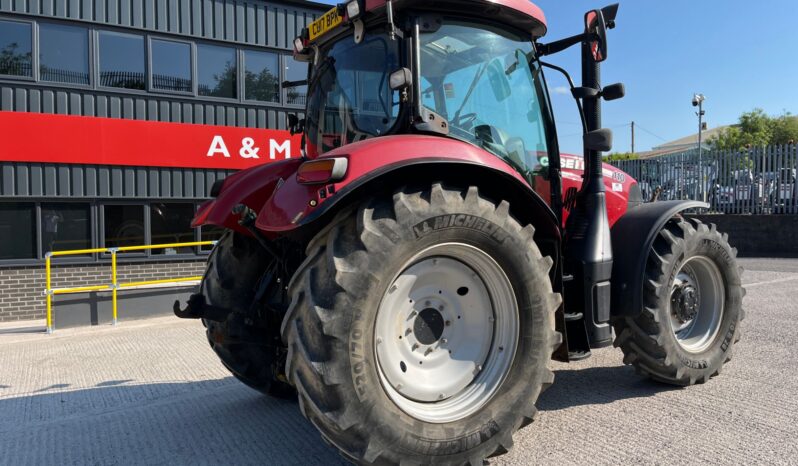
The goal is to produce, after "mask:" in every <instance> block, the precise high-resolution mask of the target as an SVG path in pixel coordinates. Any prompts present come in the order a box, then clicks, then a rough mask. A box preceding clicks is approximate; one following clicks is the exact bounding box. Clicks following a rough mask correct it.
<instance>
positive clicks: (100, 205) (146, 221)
mask: <svg viewBox="0 0 798 466" xmlns="http://www.w3.org/2000/svg"><path fill="white" fill-rule="evenodd" d="M106 206H139V207H140V208H141V209H142V210H143V211H144V216H143V217H142V218H143V228H144V244H151V243H150V201H146V202H141V201H139V202H136V201H125V200H115V199H109V200H103V201H99V202H97V210H98V214H99V215H100V218H99V222H97V230H98V231H97V247H98V248H108V249H111V248H112V247H111V246H108V245H107V244H105V207H106ZM99 256H100V258H103V259H105V258H107V259H110V258H111V253H109V252H102V253H99ZM148 256H149V251H147V250H144V251H132V252H125V253H122V254H121V255H118V256H117V259H120V258H123V257H124V258H142V257H143V258H147V257H148Z"/></svg>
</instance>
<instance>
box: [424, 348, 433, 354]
mask: <svg viewBox="0 0 798 466" xmlns="http://www.w3.org/2000/svg"><path fill="white" fill-rule="evenodd" d="M431 352H432V348H427V351H424V356H427V355H428V354H430V353H431Z"/></svg>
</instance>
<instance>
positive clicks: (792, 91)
mask: <svg viewBox="0 0 798 466" xmlns="http://www.w3.org/2000/svg"><path fill="white" fill-rule="evenodd" d="M325 3H335V2H326V1H325ZM536 3H537V4H538V5H539V6H540V7H541V8H543V10H544V11H545V12H546V16H547V18H548V23H549V33H548V35H547V36H546V38H545V39H544V42H545V41H552V40H556V39H560V38H562V37H565V36H568V35H572V34H575V33H577V32H579V31H580V29H581V28H582V27H583V26H582V21H583V15H584V12H585V11H587V10H588V9H590V8H596V7H601V6H605V4H608V3H611V0H604V1H598V0H568V1H563V0H538V1H537V2H536ZM797 17H798V2H796V1H795V0H768V1H767V2H761V3H757V2H751V1H750V0H747V1H743V0H724V1H719V0H715V1H697V0H669V1H667V2H665V1H654V0H634V1H631V0H627V1H626V2H621V9H620V12H619V14H618V27H617V28H616V29H614V30H612V31H610V35H609V59H608V60H607V61H606V62H605V63H604V67H603V70H602V73H603V82H604V84H611V83H614V82H619V81H620V82H623V83H625V84H626V92H627V96H626V98H625V99H623V100H620V101H615V102H608V103H605V104H604V126H606V127H610V128H612V129H613V130H614V131H615V150H616V151H619V152H626V151H629V150H630V146H631V132H630V129H629V123H630V122H631V121H633V120H634V121H635V122H636V123H637V125H638V131H637V134H636V140H637V142H636V150H637V151H643V150H648V149H650V148H651V147H653V146H657V145H659V144H662V143H663V142H665V141H671V140H674V139H678V138H681V137H684V136H688V135H690V134H694V133H695V132H696V131H697V128H698V121H697V117H696V116H695V109H694V108H693V107H692V105H691V103H690V101H691V100H692V96H693V93H696V92H700V93H703V94H705V95H706V97H707V101H706V102H705V110H706V112H707V116H706V118H707V120H708V123H709V126H710V127H715V126H719V125H725V124H730V123H735V122H736V121H737V117H738V116H739V115H740V114H741V113H742V112H746V111H749V110H752V109H753V108H756V107H760V108H763V109H764V110H765V111H766V112H767V113H769V114H781V113H782V112H783V111H785V110H786V111H791V112H793V113H798V91H796V86H795V84H794V83H795V82H796V81H798V52H797V51H796V45H795V44H796V42H798V35H797V33H796V32H795V31H796V29H795V20H796V18H797ZM548 60H549V61H551V62H552V63H555V64H558V65H560V66H563V67H565V68H566V69H568V70H569V71H570V72H571V74H572V75H573V76H574V78H575V79H576V80H577V82H578V81H579V77H580V64H579V52H578V47H574V48H573V49H572V50H569V51H566V52H563V53H562V54H560V55H556V56H552V57H549V58H548ZM548 77H549V81H550V84H549V85H550V87H551V91H552V94H553V95H552V100H553V101H554V106H555V111H556V112H557V118H558V131H559V135H560V144H561V146H562V147H561V149H562V151H563V152H570V153H581V136H580V135H579V126H578V125H577V124H576V123H577V121H578V117H577V113H576V110H575V107H574V105H573V102H572V100H571V98H570V97H569V96H567V95H562V94H560V93H558V92H557V88H558V87H560V86H562V85H563V84H564V81H562V80H561V79H558V78H557V76H556V75H554V74H552V73H549V74H548Z"/></svg>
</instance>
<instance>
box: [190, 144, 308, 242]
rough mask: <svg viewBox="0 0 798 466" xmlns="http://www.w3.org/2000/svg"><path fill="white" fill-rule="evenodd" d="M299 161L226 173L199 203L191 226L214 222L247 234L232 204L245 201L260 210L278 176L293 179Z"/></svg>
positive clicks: (287, 161)
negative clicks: (213, 191)
mask: <svg viewBox="0 0 798 466" xmlns="http://www.w3.org/2000/svg"><path fill="white" fill-rule="evenodd" d="M302 162H303V160H302V159H291V160H284V161H280V162H273V163H269V164H264V165H258V166H257V167H253V168H250V169H248V170H244V171H240V172H237V173H234V174H232V175H230V176H228V177H227V178H226V179H225V180H224V184H223V185H222V188H221V190H220V192H219V194H218V196H217V197H216V199H212V200H210V201H207V202H205V203H204V204H202V205H201V206H200V208H199V210H198V211H197V215H196V216H195V217H194V220H193V221H192V222H191V226H192V227H194V228H196V227H199V226H202V225H214V226H218V227H223V228H229V229H231V230H236V231H238V232H241V233H244V234H246V235H250V234H251V233H250V232H249V231H247V230H246V229H245V228H243V227H242V226H241V225H239V224H238V219H239V217H238V216H237V215H233V212H232V211H233V208H234V207H235V206H237V205H238V204H244V205H246V206H247V207H249V208H250V209H253V210H254V211H256V212H258V211H260V209H261V206H263V205H264V204H265V203H266V201H267V200H268V199H269V196H271V195H272V193H273V192H274V188H275V187H276V186H277V184H278V183H279V182H280V180H281V179H282V180H285V179H289V178H290V179H294V174H295V173H296V171H297V169H298V168H299V165H301V164H302Z"/></svg>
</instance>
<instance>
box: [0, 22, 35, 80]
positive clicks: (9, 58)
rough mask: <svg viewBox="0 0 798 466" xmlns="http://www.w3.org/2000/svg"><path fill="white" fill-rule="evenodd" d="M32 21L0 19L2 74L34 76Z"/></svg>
mask: <svg viewBox="0 0 798 466" xmlns="http://www.w3.org/2000/svg"><path fill="white" fill-rule="evenodd" d="M31 31H32V28H31V25H30V23H20V22H17V21H0V74H5V75H11V76H27V77H32V76H33V54H32V52H31V50H32V47H31V43H32V40H33V39H32V37H33V36H32V33H31Z"/></svg>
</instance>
